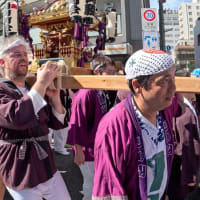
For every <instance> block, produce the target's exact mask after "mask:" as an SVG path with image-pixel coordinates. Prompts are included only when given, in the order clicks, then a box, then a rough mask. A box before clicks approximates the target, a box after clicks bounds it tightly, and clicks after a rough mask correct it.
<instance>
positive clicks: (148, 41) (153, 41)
mask: <svg viewBox="0 0 200 200" xmlns="http://www.w3.org/2000/svg"><path fill="white" fill-rule="evenodd" d="M143 48H145V49H148V48H153V49H159V33H158V32H152V31H151V32H150V31H144V32H143Z"/></svg>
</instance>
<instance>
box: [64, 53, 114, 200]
mask: <svg viewBox="0 0 200 200" xmlns="http://www.w3.org/2000/svg"><path fill="white" fill-rule="evenodd" d="M91 67H92V70H93V72H94V74H95V75H113V74H115V64H114V62H113V61H112V60H111V59H110V58H109V57H107V56H101V55H100V56H97V57H96V58H95V59H94V60H93V61H92V63H91ZM110 106H111V103H110V99H109V96H108V95H107V93H106V91H103V90H91V89H80V90H79V91H77V92H76V93H75V95H74V98H73V100H72V108H71V118H70V122H69V129H68V140H67V144H71V145H73V147H74V150H75V155H74V162H75V163H76V164H78V165H79V167H80V170H81V172H82V174H83V178H84V184H83V194H84V197H83V199H84V200H89V199H91V196H92V187H93V175H94V139H95V135H96V130H97V126H98V124H99V121H100V120H101V118H102V117H103V116H104V114H105V113H106V112H108V110H109V109H110Z"/></svg>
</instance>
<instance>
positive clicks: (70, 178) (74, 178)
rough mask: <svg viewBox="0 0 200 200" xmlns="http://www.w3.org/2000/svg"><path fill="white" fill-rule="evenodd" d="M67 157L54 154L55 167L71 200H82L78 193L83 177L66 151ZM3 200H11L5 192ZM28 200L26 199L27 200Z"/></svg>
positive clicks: (71, 156) (71, 154)
mask: <svg viewBox="0 0 200 200" xmlns="http://www.w3.org/2000/svg"><path fill="white" fill-rule="evenodd" d="M67 151H68V152H69V153H70V154H69V155H65V156H64V155H60V154H58V153H56V152H54V158H55V163H56V167H57V168H58V170H59V171H60V172H61V175H62V176H63V178H64V181H65V184H66V185H67V188H68V190H69V193H70V195H71V198H72V200H82V197H83V195H82V194H81V193H80V191H81V190H82V185H83V177H82V174H81V172H80V169H79V167H78V166H77V165H76V164H75V163H74V162H73V153H72V150H71V149H67ZM4 200H13V199H12V197H10V195H9V194H8V193H7V192H6V195H5V197H4ZM27 200H28V199H27ZM58 200H59V199H58Z"/></svg>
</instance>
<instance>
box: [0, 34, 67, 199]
mask: <svg viewBox="0 0 200 200" xmlns="http://www.w3.org/2000/svg"><path fill="white" fill-rule="evenodd" d="M28 49H29V47H28V44H27V43H26V42H25V40H23V39H22V38H18V37H16V36H14V37H12V38H7V39H5V40H4V41H2V48H1V52H0V65H1V67H2V69H3V74H4V79H0V174H1V175H2V179H3V182H4V184H5V186H6V188H7V190H8V191H9V193H10V194H11V196H12V197H13V199H15V200H22V199H28V200H36V199H37V200H42V199H43V198H45V199H48V200H56V199H59V200H66V199H68V200H70V199H71V197H70V196H69V193H68V190H67V188H66V186H65V183H64V181H63V179H62V177H61V175H60V173H59V172H58V171H57V169H56V167H55V163H54V158H53V153H52V150H51V147H50V144H49V140H48V133H49V128H52V129H63V128H65V127H66V126H67V121H66V119H65V109H64V108H63V106H62V103H61V100H60V91H59V90H51V89H49V86H50V84H51V83H52V81H53V80H54V79H55V77H56V76H57V74H58V72H59V67H58V65H57V64H55V63H52V62H47V63H46V64H44V66H43V67H42V68H41V69H39V70H38V73H37V80H36V82H35V83H34V85H33V86H32V88H29V86H28V85H27V84H26V82H25V78H26V74H27V71H28V56H27V55H28V54H27V51H28Z"/></svg>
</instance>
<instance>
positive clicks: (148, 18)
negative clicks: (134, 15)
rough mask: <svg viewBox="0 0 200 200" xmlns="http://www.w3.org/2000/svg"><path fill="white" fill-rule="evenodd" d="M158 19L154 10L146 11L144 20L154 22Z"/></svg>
mask: <svg viewBox="0 0 200 200" xmlns="http://www.w3.org/2000/svg"><path fill="white" fill-rule="evenodd" d="M155 18H156V13H155V11H154V10H152V9H147V10H145V11H144V19H145V20H146V21H148V22H152V21H153V20H155Z"/></svg>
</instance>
